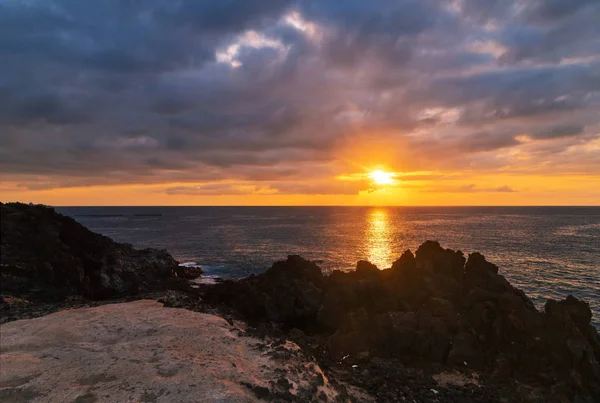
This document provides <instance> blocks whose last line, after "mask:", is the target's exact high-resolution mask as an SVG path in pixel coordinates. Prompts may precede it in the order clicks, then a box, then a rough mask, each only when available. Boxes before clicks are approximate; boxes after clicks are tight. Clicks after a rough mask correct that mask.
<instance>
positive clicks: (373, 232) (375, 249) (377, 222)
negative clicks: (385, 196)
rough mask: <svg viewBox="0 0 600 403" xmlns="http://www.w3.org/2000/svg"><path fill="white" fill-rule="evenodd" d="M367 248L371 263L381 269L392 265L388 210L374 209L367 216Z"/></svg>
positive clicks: (390, 229)
mask: <svg viewBox="0 0 600 403" xmlns="http://www.w3.org/2000/svg"><path fill="white" fill-rule="evenodd" d="M367 224H368V225H367V233H366V236H365V247H366V250H367V254H368V255H367V256H368V260H369V262H371V263H373V264H375V265H376V266H377V267H379V269H386V268H388V267H390V266H391V265H392V250H391V247H390V245H391V243H392V228H391V225H390V217H389V214H388V211H387V210H386V209H374V210H372V211H371V212H370V213H369V215H368V216H367Z"/></svg>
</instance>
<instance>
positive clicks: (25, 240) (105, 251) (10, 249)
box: [0, 203, 194, 302]
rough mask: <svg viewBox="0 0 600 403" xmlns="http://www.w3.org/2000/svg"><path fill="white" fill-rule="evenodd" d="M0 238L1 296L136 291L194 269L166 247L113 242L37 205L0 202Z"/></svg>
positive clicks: (36, 298)
mask: <svg viewBox="0 0 600 403" xmlns="http://www.w3.org/2000/svg"><path fill="white" fill-rule="evenodd" d="M1 242H2V245H1V246H2V248H1V256H0V258H1V259H0V261H1V266H0V275H1V280H2V281H1V294H2V301H4V302H7V301H14V300H26V301H29V302H54V301H60V300H63V299H65V298H66V297H70V296H82V297H85V298H89V299H105V298H111V297H118V296H124V295H137V294H140V293H143V292H147V291H153V290H159V289H164V288H165V287H166V286H168V285H169V284H173V283H177V282H178V278H180V277H184V278H189V277H191V276H193V274H194V273H190V272H189V271H188V270H187V269H186V268H182V267H179V266H178V263H177V262H176V261H175V259H173V257H172V256H171V255H170V254H169V253H168V252H167V251H166V250H156V249H144V250H137V249H134V248H133V247H132V246H131V245H127V244H120V243H116V242H113V241H112V240H111V239H109V238H107V237H105V236H102V235H99V234H95V233H93V232H91V231H89V230H88V229H86V228H85V227H84V226H82V225H81V224H79V223H77V222H76V221H75V220H73V219H72V218H70V217H66V216H64V215H61V214H58V213H56V212H55V211H54V209H52V208H50V207H46V206H42V205H35V206H34V205H26V204H21V203H9V204H2V205H1ZM182 282H183V280H182Z"/></svg>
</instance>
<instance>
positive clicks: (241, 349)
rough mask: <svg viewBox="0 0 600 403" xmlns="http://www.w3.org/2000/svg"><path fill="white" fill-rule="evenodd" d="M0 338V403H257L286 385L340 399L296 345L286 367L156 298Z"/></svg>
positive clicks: (254, 345) (247, 340)
mask: <svg viewBox="0 0 600 403" xmlns="http://www.w3.org/2000/svg"><path fill="white" fill-rule="evenodd" d="M0 341H1V343H0V401H2V402H80V403H83V402H174V401H176V402H251V401H256V400H259V398H260V397H262V398H265V399H270V398H272V397H273V395H269V392H268V391H267V388H271V386H272V385H273V384H274V383H276V382H277V381H278V380H279V381H280V383H281V379H282V378H285V379H287V381H288V382H289V385H288V383H285V384H286V388H287V387H288V386H289V393H290V394H291V395H294V394H297V393H304V392H303V390H309V389H311V390H313V391H316V392H314V393H315V396H316V395H317V394H318V395H319V396H320V397H321V398H325V397H326V398H327V399H328V400H331V399H335V397H336V395H337V393H336V391H335V390H334V389H333V388H332V386H331V385H330V384H329V383H328V382H327V379H326V378H325V377H324V376H323V374H322V372H321V370H320V368H319V367H318V366H317V365H316V364H315V363H313V362H308V361H306V360H301V358H300V355H298V354H294V351H293V350H294V349H296V348H297V346H295V345H292V343H287V344H286V345H285V346H284V347H283V349H284V350H285V349H287V350H289V351H290V354H288V355H286V357H287V358H286V359H285V360H283V359H281V358H277V354H273V352H274V348H271V347H270V346H269V345H268V343H266V342H265V341H263V340H260V339H257V338H253V337H248V336H247V335H245V334H244V332H243V331H241V330H239V329H237V328H235V327H233V326H231V325H229V324H228V323H227V322H226V321H225V320H224V319H223V318H220V317H218V316H214V315H208V314H203V313H198V312H192V311H188V310H185V309H175V308H163V306H162V304H159V303H157V302H154V301H136V302H130V303H121V304H112V305H103V306H99V307H94V308H82V309H74V310H68V311H61V312H57V313H54V314H51V315H48V316H44V317H41V318H36V319H26V320H19V321H15V322H10V323H6V324H3V325H1V326H0ZM277 351H279V352H281V351H282V346H279V347H277ZM283 352H284V353H285V352H286V351H283ZM290 357H291V358H290ZM315 377H317V378H319V384H318V387H315V386H314V379H315Z"/></svg>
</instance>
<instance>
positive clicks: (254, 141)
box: [0, 0, 600, 194]
mask: <svg viewBox="0 0 600 403" xmlns="http://www.w3.org/2000/svg"><path fill="white" fill-rule="evenodd" d="M598 18H600V3H599V2H597V1H585V0H576V1H573V0H539V1H533V2H529V3H527V4H526V5H525V6H523V5H522V4H521V2H518V1H476V0H463V1H459V2H446V1H441V0H380V1H373V2H366V1H362V0H348V1H337V0H222V1H212V0H173V1H166V0H149V1H144V2H139V1H108V0H98V1H80V0H48V1H41V0H32V1H27V2H21V1H12V0H11V1H9V0H4V1H2V0H0V60H2V62H1V63H0V144H1V145H2V148H0V170H1V172H2V174H3V175H2V176H3V179H11V178H12V179H13V180H14V178H15V177H16V176H15V175H20V176H19V180H23V181H27V178H26V177H27V175H29V177H30V178H31V179H30V180H31V181H32V183H30V184H25V185H24V186H29V187H30V188H34V187H36V186H37V187H40V186H41V187H45V188H52V187H57V186H58V187H60V186H79V185H82V184H83V185H90V184H111V183H140V182H142V183H161V182H162V183H165V182H168V181H170V182H177V181H181V182H193V181H211V180H213V181H222V180H234V181H273V185H272V187H271V188H269V189H271V190H273V191H277V192H280V193H282V194H300V193H298V192H307V193H313V194H314V193H318V194H330V193H332V192H333V193H335V192H340V194H354V193H356V191H358V190H360V189H358V190H357V189H356V188H354V187H353V188H351V189H349V188H330V189H329V190H328V189H327V188H326V187H325V185H322V184H320V183H319V184H318V185H315V186H316V187H314V188H306V185H304V186H305V188H303V189H300V188H299V187H298V186H299V185H298V183H297V181H296V179H299V178H298V177H299V176H302V175H300V174H299V172H300V171H302V172H304V173H305V175H304V177H305V178H307V179H310V178H316V179H317V180H321V179H322V178H323V177H324V175H325V174H324V173H323V172H325V173H326V174H327V175H330V177H332V176H335V175H336V174H339V172H334V170H330V167H329V165H328V164H329V163H330V162H331V161H332V159H333V158H336V157H337V155H338V154H337V152H338V150H339V148H340V147H341V146H343V144H344V143H345V142H348V141H349V140H351V139H352V137H353V136H354V135H355V134H361V135H364V133H373V134H372V136H373V137H375V136H385V137H386V139H387V140H389V141H390V143H392V144H399V146H398V147H400V145H404V144H408V145H410V146H411V147H413V149H412V152H411V153H409V154H411V155H410V158H407V159H406V160H407V162H406V165H407V166H406V168H407V169H411V168H419V169H428V167H427V164H428V163H429V164H441V163H442V162H441V161H448V160H449V158H448V157H447V154H448V153H445V150H452V151H453V152H455V153H457V154H456V155H457V156H458V155H459V154H458V153H461V154H460V156H461V158H455V161H456V162H454V163H453V164H454V165H452V168H457V167H458V168H460V167H461V166H470V164H472V163H473V162H474V161H475V162H478V163H479V160H476V159H477V158H479V157H478V156H479V154H489V153H493V152H495V151H498V150H505V149H509V148H511V147H520V146H521V145H522V143H521V142H520V141H519V140H518V138H519V137H518V136H520V135H528V136H529V137H530V138H531V139H533V140H534V141H535V142H536V143H552V144H544V147H551V148H553V149H555V148H556V147H570V146H572V145H573V144H581V145H585V144H586V142H591V141H594V136H593V135H594V133H595V130H596V132H597V128H598V125H599V124H600V121H599V118H598V116H600V113H598V111H599V110H600V73H599V72H600V42H599V41H598V37H599V35H600V31H599V29H600V28H599V27H600V24H598V23H597V21H598ZM431 110H433V111H434V112H431ZM447 110H452V111H455V112H452V113H453V114H454V115H453V114H452V113H450V114H448V113H446V111H447ZM448 116H451V117H452V116H455V117H454V118H449V117H448ZM584 126H585V128H586V131H585V132H584V131H583V128H584ZM423 130H426V131H427V132H426V134H425V135H419V136H416V135H413V134H414V133H420V132H421V131H423ZM378 133H384V134H378ZM568 139H571V140H572V142H568V141H567V140H568ZM537 140H539V141H537ZM575 141H577V143H575ZM582 149H583V150H587V149H592V150H593V147H592V148H585V147H584V148H582ZM582 152H583V151H582ZM554 154H555V155H562V154H561V153H554ZM563 154H564V153H563ZM591 157H593V155H592V156H591ZM591 157H590V154H589V152H588V154H586V155H585V156H583V155H582V158H580V159H579V161H582V162H581V164H583V163H584V162H585V161H589V158H591ZM561 158H566V157H564V156H563V157H561ZM569 158H570V159H569V160H568V161H567V160H565V162H564V164H567V163H568V164H573V163H574V162H573V161H577V159H573V157H571V156H569ZM586 158H588V160H586ZM414 161H417V162H418V164H417V163H416V162H414ZM498 163H499V162H498V161H491V160H490V162H489V164H490V165H493V166H494V167H496V166H497V165H494V164H498ZM410 164H413V165H414V166H411V165H410ZM461 164H462V165H461ZM557 165H559V164H558V162H557ZM438 168H443V167H439V166H438ZM11 175H12V176H11ZM40 175H43V176H44V177H45V178H46V179H44V180H39V181H38V179H36V178H38V176H40ZM82 178H87V179H82ZM290 178H293V179H294V180H289V179H290ZM38 182H39V183H38ZM276 182H277V183H279V184H280V186H279V187H277V186H276ZM261 186H262V185H261ZM265 186H268V185H265ZM344 186H346V185H344ZM352 186H354V185H352ZM244 189H245V190H243V191H246V192H247V191H248V189H249V188H244ZM261 189H262V188H261ZM230 190H231V189H230ZM263 190H264V189H263ZM216 191H222V189H221V188H219V189H216V190H214V189H208V188H205V189H204V190H198V189H196V192H200V193H202V192H216ZM231 191H233V190H231ZM238 191H239V190H238ZM253 191H256V189H255V190H253Z"/></svg>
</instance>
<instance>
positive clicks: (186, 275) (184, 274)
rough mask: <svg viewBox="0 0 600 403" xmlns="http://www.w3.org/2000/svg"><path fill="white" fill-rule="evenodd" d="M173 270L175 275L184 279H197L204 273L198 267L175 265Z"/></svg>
mask: <svg viewBox="0 0 600 403" xmlns="http://www.w3.org/2000/svg"><path fill="white" fill-rule="evenodd" d="M173 272H174V273H175V276H177V277H179V278H182V279H185V280H194V279H197V278H198V277H200V276H202V273H204V272H203V271H202V269H201V268H200V267H189V266H177V268H175V269H173Z"/></svg>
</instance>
